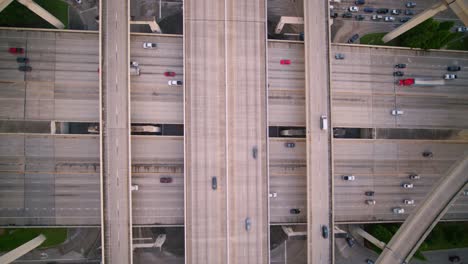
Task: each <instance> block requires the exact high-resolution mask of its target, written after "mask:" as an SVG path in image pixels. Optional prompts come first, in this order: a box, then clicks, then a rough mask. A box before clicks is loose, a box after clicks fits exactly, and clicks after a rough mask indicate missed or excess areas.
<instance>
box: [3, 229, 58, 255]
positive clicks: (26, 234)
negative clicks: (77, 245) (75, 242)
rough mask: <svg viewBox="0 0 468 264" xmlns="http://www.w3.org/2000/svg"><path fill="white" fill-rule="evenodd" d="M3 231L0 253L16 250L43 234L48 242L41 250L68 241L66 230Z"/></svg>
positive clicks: (43, 244)
mask: <svg viewBox="0 0 468 264" xmlns="http://www.w3.org/2000/svg"><path fill="white" fill-rule="evenodd" d="M3 231H4V232H3V233H2V234H1V235H0V251H10V250H12V249H15V248H17V247H19V246H21V245H22V244H24V243H26V242H28V241H30V240H31V239H33V238H35V237H37V236H38V235H40V234H43V235H44V236H45V237H46V240H45V241H44V243H42V244H41V246H40V247H39V248H47V247H52V246H55V245H59V244H61V243H63V242H64V241H65V240H66V239H67V229H66V228H18V229H16V228H15V229H9V228H7V229H4V230H3Z"/></svg>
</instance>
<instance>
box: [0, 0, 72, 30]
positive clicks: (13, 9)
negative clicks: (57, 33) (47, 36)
mask: <svg viewBox="0 0 468 264" xmlns="http://www.w3.org/2000/svg"><path fill="white" fill-rule="evenodd" d="M35 2H36V3H37V4H38V5H40V6H41V7H43V8H44V9H45V10H47V11H49V12H50V13H51V14H52V15H54V16H55V17H56V18H58V19H59V20H60V21H62V23H63V24H64V25H65V28H67V27H68V5H67V4H66V3H65V2H63V1H60V0H35ZM0 26H2V27H31V28H54V26H52V25H51V24H49V23H48V22H47V21H45V20H44V19H42V18H41V17H40V16H38V15H36V14H35V13H34V12H32V11H31V10H29V9H28V8H27V7H25V6H24V5H22V4H20V3H18V2H17V1H13V2H11V4H10V5H8V6H7V7H6V8H5V9H4V10H3V11H2V12H1V13H0Z"/></svg>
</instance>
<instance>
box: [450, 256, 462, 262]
mask: <svg viewBox="0 0 468 264" xmlns="http://www.w3.org/2000/svg"><path fill="white" fill-rule="evenodd" d="M460 260H461V259H460V257H459V256H450V257H449V261H450V262H453V263H458V262H460Z"/></svg>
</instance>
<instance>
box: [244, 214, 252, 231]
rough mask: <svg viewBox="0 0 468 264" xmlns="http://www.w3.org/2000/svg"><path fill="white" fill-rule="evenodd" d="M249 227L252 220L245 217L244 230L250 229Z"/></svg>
mask: <svg viewBox="0 0 468 264" xmlns="http://www.w3.org/2000/svg"><path fill="white" fill-rule="evenodd" d="M250 228H252V221H251V220H250V218H249V217H247V218H246V219H245V230H247V231H250Z"/></svg>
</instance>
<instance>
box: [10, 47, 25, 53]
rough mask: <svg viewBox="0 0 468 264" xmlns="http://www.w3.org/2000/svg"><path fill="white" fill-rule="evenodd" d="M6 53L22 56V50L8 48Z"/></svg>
mask: <svg viewBox="0 0 468 264" xmlns="http://www.w3.org/2000/svg"><path fill="white" fill-rule="evenodd" d="M8 52H10V53H11V54H23V53H24V49H23V48H9V49H8Z"/></svg>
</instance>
